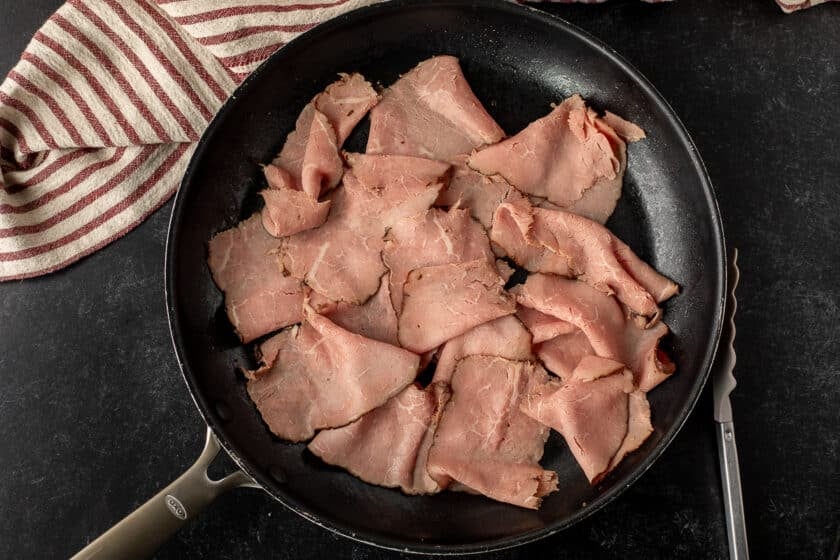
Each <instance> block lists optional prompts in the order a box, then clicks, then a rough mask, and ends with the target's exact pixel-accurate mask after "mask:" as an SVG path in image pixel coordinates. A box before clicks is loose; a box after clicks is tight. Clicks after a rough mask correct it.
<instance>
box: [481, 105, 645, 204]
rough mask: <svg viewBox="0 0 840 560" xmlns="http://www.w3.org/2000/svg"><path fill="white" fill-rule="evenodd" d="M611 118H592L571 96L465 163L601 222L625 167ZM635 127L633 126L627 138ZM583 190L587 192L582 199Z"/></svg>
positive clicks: (618, 188)
mask: <svg viewBox="0 0 840 560" xmlns="http://www.w3.org/2000/svg"><path fill="white" fill-rule="evenodd" d="M613 117H614V116H613ZM613 117H610V118H609V119H607V120H605V119H602V118H600V117H598V116H597V114H596V113H595V112H594V111H593V110H592V109H589V108H587V107H586V104H585V103H584V101H583V98H581V97H580V96H579V95H573V96H571V97H569V98H567V99H566V100H564V101H563V102H562V103H561V104H560V105H558V106H557V107H555V108H554V110H552V111H551V113H549V114H548V115H546V116H545V117H542V118H541V119H538V120H536V121H534V122H532V123H531V124H529V125H528V126H527V127H526V128H525V129H524V130H522V131H521V132H520V133H519V134H516V135H515V136H512V137H510V138H507V139H506V140H504V141H502V142H499V143H498V144H494V145H492V146H487V147H485V148H482V149H480V150H479V151H478V152H476V153H474V154H473V155H472V156H470V158H469V165H470V167H472V168H473V169H476V170H477V171H480V172H482V173H484V174H485V175H495V174H499V175H501V176H502V177H504V178H505V179H506V180H507V181H508V182H509V183H510V184H512V185H514V186H515V187H516V188H518V189H519V190H521V191H522V192H524V193H527V194H531V195H536V196H538V197H542V198H546V199H548V201H549V202H551V203H554V204H557V205H559V206H561V207H564V208H572V207H574V206H575V204H577V205H578V207H577V210H578V211H584V212H586V213H587V214H588V215H589V216H590V217H593V218H598V219H601V218H603V220H604V221H606V218H607V217H609V216H610V214H612V211H613V209H614V208H615V203H616V201H617V200H618V198H619V196H620V195H621V184H622V180H623V176H624V170H625V168H626V166H627V157H626V145H625V143H624V140H623V139H622V138H621V137H620V136H619V135H618V134H617V133H616V131H615V130H614V129H613V128H612V127H611V126H610V124H609V121H611V120H612V121H613V122H616V121H615V120H614V119H613ZM616 118H617V117H616ZM622 122H623V123H626V124H627V125H628V127H623V128H622V131H623V132H627V131H628V130H629V127H630V126H634V127H635V125H632V124H631V123H627V121H623V120H622ZM638 131H641V129H639V128H638V127H635V129H633V130H632V132H628V138H636V136H637V135H638V134H637V132H638ZM642 134H644V133H643V132H642ZM593 189H594V190H593ZM588 190H593V193H592V194H591V195H588V197H587V198H586V199H584V197H585V196H587V194H586V193H587V191H588Z"/></svg>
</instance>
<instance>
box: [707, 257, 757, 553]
mask: <svg viewBox="0 0 840 560" xmlns="http://www.w3.org/2000/svg"><path fill="white" fill-rule="evenodd" d="M737 261H738V250H737V249H733V250H732V258H731V259H730V261H729V291H728V294H727V296H728V297H727V301H726V316H725V318H726V322H725V323H724V338H722V339H721V345H720V352H719V355H718V362H717V367H716V369H715V373H714V378H713V380H712V382H713V391H714V406H715V422H716V423H717V442H718V452H719V457H720V476H721V483H722V484H723V503H724V509H725V510H726V535H727V539H728V541H729V557H730V558H731V559H732V560H748V559H749V557H750V553H749V548H748V547H747V528H746V525H745V522H744V500H743V498H742V497H741V474H740V471H739V469H738V449H737V447H736V445H735V424H734V422H733V419H732V404H731V403H730V401H729V393H731V392H732V390H733V389H734V388H735V385H736V382H735V376H734V375H733V374H732V370H733V369H734V368H735V348H734V346H733V344H734V342H735V310H736V308H737V307H738V302H737V301H736V299H735V288H736V287H737V286H738V279H739V276H740V272H739V270H738V263H737Z"/></svg>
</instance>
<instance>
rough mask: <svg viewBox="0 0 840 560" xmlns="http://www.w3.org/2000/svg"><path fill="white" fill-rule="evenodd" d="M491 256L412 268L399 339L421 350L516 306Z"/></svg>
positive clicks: (425, 349) (400, 322)
mask: <svg viewBox="0 0 840 560" xmlns="http://www.w3.org/2000/svg"><path fill="white" fill-rule="evenodd" d="M504 284H505V283H504V280H502V278H501V276H499V273H498V272H497V271H496V266H495V263H494V262H493V261H489V262H488V261H487V260H486V259H477V260H473V261H467V262H463V263H455V264H445V265H439V266H427V267H423V268H417V269H415V270H412V271H411V272H410V273H409V275H408V279H407V280H406V282H405V288H404V292H403V306H402V314H401V315H400V316H399V338H400V344H401V345H402V346H403V347H404V348H407V349H409V350H411V351H412V352H417V353H418V354H419V353H422V352H427V351H429V350H431V349H433V348H437V347H438V346H439V345H441V344H442V343H444V342H446V341H447V340H450V339H452V338H455V337H456V336H458V335H461V334H464V333H465V332H467V331H468V330H470V329H471V328H473V327H475V326H476V325H480V324H482V323H486V322H487V321H492V320H493V319H496V318H498V317H502V316H504V315H511V314H513V313H514V311H515V310H516V302H515V301H514V299H513V298H512V297H511V296H510V294H508V293H507V292H506V291H505V290H504Z"/></svg>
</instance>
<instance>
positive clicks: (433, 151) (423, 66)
mask: <svg viewBox="0 0 840 560" xmlns="http://www.w3.org/2000/svg"><path fill="white" fill-rule="evenodd" d="M503 137H504V131H503V130H502V129H501V128H500V127H499V125H498V124H496V122H495V121H494V120H493V118H492V117H491V116H490V115H489V114H488V113H487V111H486V110H485V109H484V106H482V104H481V102H480V101H479V100H478V99H477V98H476V97H475V94H474V93H473V91H472V89H470V85H469V84H468V83H467V80H466V79H465V78H464V74H463V72H462V71H461V66H460V64H459V63H458V59H457V58H455V57H453V56H436V57H433V58H430V59H428V60H424V61H423V62H421V63H420V64H418V65H417V66H416V67H415V68H414V69H412V70H411V71H409V72H408V73H406V74H404V75H403V76H402V77H401V78H400V79H399V80H397V81H396V82H395V83H394V84H393V85H391V87H389V88H388V89H386V90H385V91H384V92H383V94H382V100H381V101H380V102H379V104H378V105H377V106H376V107H374V108H373V109H372V110H371V112H370V134H369V135H368V143H367V152H368V153H371V154H403V155H410V156H420V157H427V158H431V159H440V160H449V159H451V158H453V157H455V156H457V155H458V154H465V153H469V152H470V151H471V150H472V149H473V148H477V147H479V146H483V145H485V144H493V143H495V142H498V141H499V140H501V139H502V138H503Z"/></svg>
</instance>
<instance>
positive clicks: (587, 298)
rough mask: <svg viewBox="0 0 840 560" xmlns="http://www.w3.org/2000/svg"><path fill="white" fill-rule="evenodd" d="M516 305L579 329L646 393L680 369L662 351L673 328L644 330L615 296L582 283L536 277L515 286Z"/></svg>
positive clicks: (600, 351)
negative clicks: (623, 366) (630, 373)
mask: <svg viewBox="0 0 840 560" xmlns="http://www.w3.org/2000/svg"><path fill="white" fill-rule="evenodd" d="M512 291H514V292H515V293H516V299H517V302H518V303H519V304H520V305H524V306H525V307H530V308H532V309H536V310H538V311H541V312H542V313H545V314H547V315H552V316H554V317H557V318H558V319H562V320H564V321H567V322H569V323H572V324H573V325H575V327H577V328H579V329H580V330H581V331H583V333H584V334H585V335H586V338H587V340H588V341H589V344H590V345H591V346H592V349H593V351H594V353H595V354H596V355H597V356H600V357H603V358H609V359H612V360H615V361H617V362H620V363H623V364H626V365H627V367H629V368H630V369H631V370H632V371H633V373H634V375H635V378H636V384H637V385H638V387H639V389H641V390H642V391H649V390H651V389H652V388H654V387H655V386H656V385H658V384H659V383H661V382H662V381H664V380H665V379H667V377H668V376H669V375H670V374H671V373H673V372H674V369H675V366H674V364H673V363H672V362H671V361H670V359H669V358H668V356H667V355H666V354H665V352H664V351H662V350H661V349H660V348H659V340H660V339H661V338H662V337H663V336H665V335H666V334H667V333H668V326H667V325H665V323H663V322H661V321H660V322H659V323H657V324H656V325H654V326H653V327H651V328H647V329H644V328H641V327H640V326H639V325H637V324H636V322H635V321H634V320H633V318H632V317H630V316H628V315H629V314H628V313H626V312H625V310H624V309H623V308H622V306H621V304H620V303H619V302H618V301H617V300H616V299H615V298H613V297H610V296H608V295H606V294H604V293H603V292H600V291H598V290H596V289H594V288H592V287H591V286H588V285H587V284H585V283H583V282H579V281H577V280H569V279H567V278H560V277H558V276H554V275H548V274H531V275H530V276H528V279H527V280H526V281H525V283H524V284H522V285H520V286H516V287H515V288H513V290H512Z"/></svg>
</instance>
